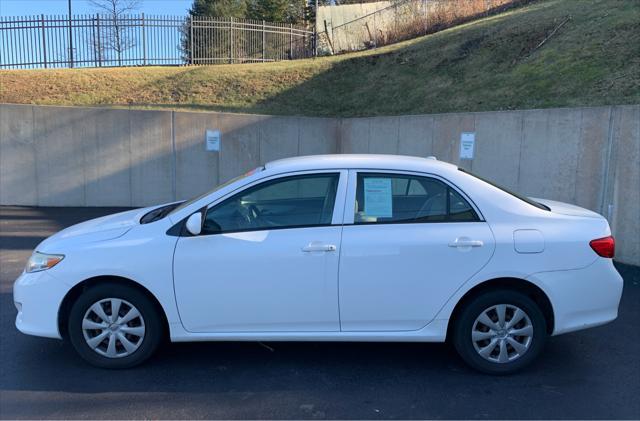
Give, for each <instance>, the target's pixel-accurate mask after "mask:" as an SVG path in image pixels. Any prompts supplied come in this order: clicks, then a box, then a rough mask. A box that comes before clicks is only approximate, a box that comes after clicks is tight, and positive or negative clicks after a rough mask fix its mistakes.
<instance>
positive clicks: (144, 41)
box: [141, 12, 147, 66]
mask: <svg viewBox="0 0 640 421" xmlns="http://www.w3.org/2000/svg"><path fill="white" fill-rule="evenodd" d="M141 23H142V65H143V66H146V65H147V30H146V28H145V26H144V12H143V13H142V14H141Z"/></svg>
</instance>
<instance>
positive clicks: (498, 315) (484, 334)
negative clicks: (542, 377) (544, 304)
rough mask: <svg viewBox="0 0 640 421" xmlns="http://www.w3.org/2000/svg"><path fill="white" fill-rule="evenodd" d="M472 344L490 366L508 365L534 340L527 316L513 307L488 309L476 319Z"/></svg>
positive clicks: (509, 305) (502, 305)
mask: <svg viewBox="0 0 640 421" xmlns="http://www.w3.org/2000/svg"><path fill="white" fill-rule="evenodd" d="M471 340H472V342H473V347H474V348H475V350H476V351H477V352H478V354H479V355H480V356H481V357H482V358H484V359H485V360H487V361H490V362H492V363H501V364H503V363H510V362H512V361H515V360H517V359H518V358H520V357H522V356H523V355H524V354H525V353H526V352H527V351H528V350H529V348H530V346H531V342H532V340H533V325H532V324H531V319H530V318H529V316H528V315H527V313H526V312H525V311H524V310H522V309H521V308H519V307H517V306H515V305H512V304H497V305H494V306H491V307H489V308H487V309H485V310H484V311H482V313H480V315H479V316H478V317H477V318H476V320H475V322H474V323H473V328H472V329H471Z"/></svg>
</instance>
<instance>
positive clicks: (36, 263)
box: [24, 252, 64, 273]
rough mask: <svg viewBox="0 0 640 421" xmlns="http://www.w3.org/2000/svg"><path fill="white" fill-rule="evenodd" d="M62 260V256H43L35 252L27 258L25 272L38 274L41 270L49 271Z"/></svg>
mask: <svg viewBox="0 0 640 421" xmlns="http://www.w3.org/2000/svg"><path fill="white" fill-rule="evenodd" d="M62 259H64V255H62V254H44V253H38V252H35V253H33V254H32V255H31V257H29V260H28V261H27V267H26V268H24V270H25V272H27V273H32V272H40V271H41V270H47V269H51V268H52V267H54V266H55V265H57V264H58V263H60V262H61V261H62Z"/></svg>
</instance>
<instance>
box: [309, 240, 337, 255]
mask: <svg viewBox="0 0 640 421" xmlns="http://www.w3.org/2000/svg"><path fill="white" fill-rule="evenodd" d="M302 251H304V252H306V253H312V252H314V251H336V246H334V245H333V244H325V243H321V242H319V241H312V242H310V243H309V244H308V245H306V246H304V247H302Z"/></svg>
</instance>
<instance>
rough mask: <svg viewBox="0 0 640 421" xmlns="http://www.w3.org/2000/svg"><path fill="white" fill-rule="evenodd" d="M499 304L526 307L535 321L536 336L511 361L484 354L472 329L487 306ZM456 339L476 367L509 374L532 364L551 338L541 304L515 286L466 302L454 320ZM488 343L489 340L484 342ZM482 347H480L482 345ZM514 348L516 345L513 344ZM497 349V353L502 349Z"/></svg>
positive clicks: (470, 363) (490, 371) (457, 347)
mask: <svg viewBox="0 0 640 421" xmlns="http://www.w3.org/2000/svg"><path fill="white" fill-rule="evenodd" d="M499 304H507V305H510V306H516V307H518V308H520V309H522V310H523V311H524V312H525V313H526V314H527V316H528V317H529V320H530V322H531V326H532V327H533V336H532V337H531V340H530V341H531V342H530V344H529V348H528V349H527V350H526V351H525V352H524V353H522V355H521V356H519V357H517V358H515V359H514V360H513V361H510V362H493V361H489V360H488V359H485V358H483V357H482V356H481V355H480V354H479V352H478V351H477V350H476V348H475V346H474V341H473V340H472V336H471V335H472V329H473V327H474V324H475V321H476V319H477V318H478V317H479V316H480V315H481V313H483V312H484V311H485V310H486V309H489V308H491V307H492V306H496V305H499ZM453 329H454V330H453V332H452V341H453V345H454V346H455V348H456V350H457V351H458V354H460V356H461V357H462V359H463V360H464V361H465V362H466V363H467V364H468V365H470V366H471V367H472V368H475V369H476V370H479V371H481V372H483V373H487V374H493V375H505V374H511V373H515V372H516V371H518V370H521V369H522V368H524V367H526V366H527V365H529V364H530V363H531V362H532V361H534V360H535V359H536V357H538V355H539V354H540V352H541V351H542V348H543V347H544V343H545V341H546V338H547V326H546V320H545V318H544V314H543V313H542V311H541V310H540V307H539V306H538V305H537V304H536V303H535V302H534V301H533V300H532V299H531V298H529V297H528V296H526V295H525V294H523V293H520V292H517V291H512V290H494V291H489V292H486V293H483V294H481V295H479V296H477V297H475V298H473V299H472V300H471V301H469V302H468V303H466V305H465V306H464V308H463V309H462V311H461V312H460V313H459V315H458V317H457V319H456V320H455V321H454V326H453ZM480 343H481V344H482V343H486V342H480ZM479 348H480V347H479ZM509 349H510V350H511V351H512V352H514V351H515V349H513V348H509ZM499 350H500V349H499V346H498V349H497V350H495V352H496V353H498V352H499Z"/></svg>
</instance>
